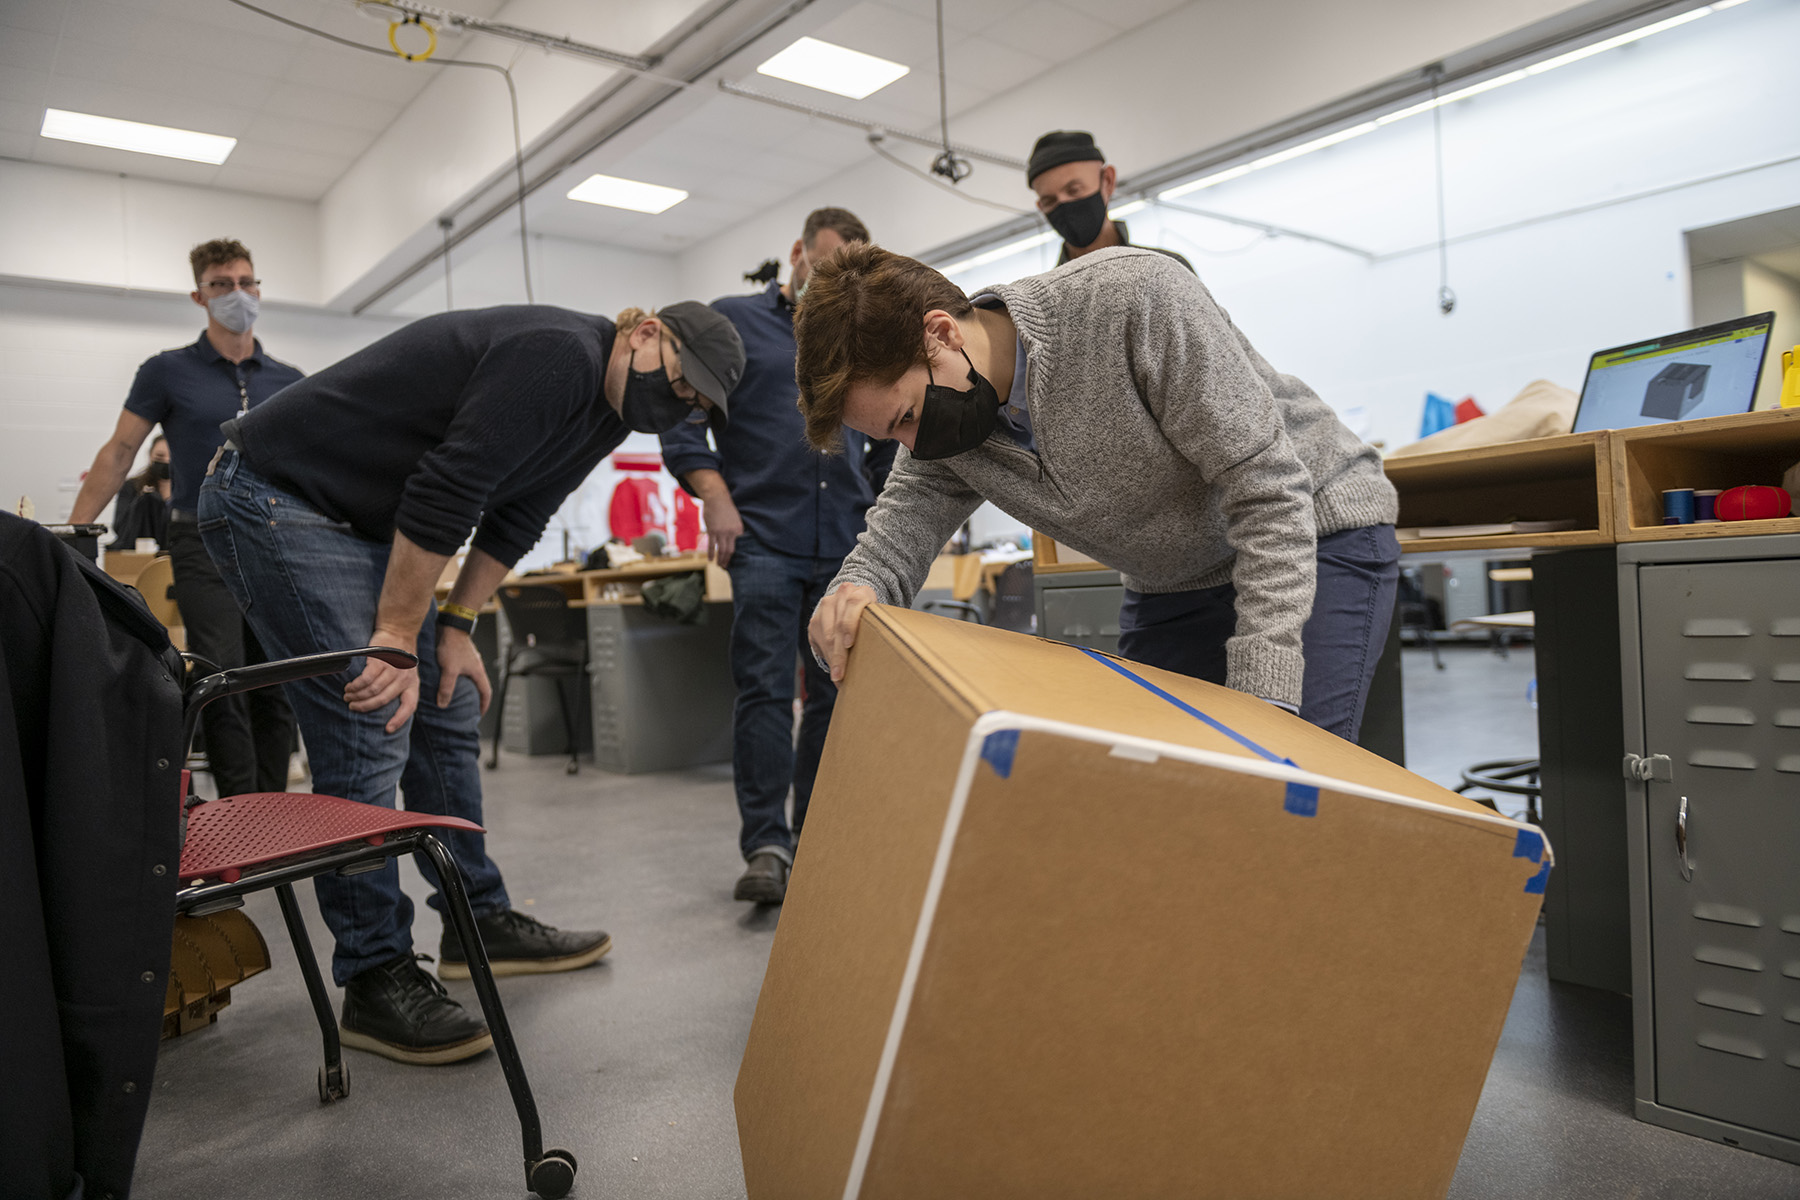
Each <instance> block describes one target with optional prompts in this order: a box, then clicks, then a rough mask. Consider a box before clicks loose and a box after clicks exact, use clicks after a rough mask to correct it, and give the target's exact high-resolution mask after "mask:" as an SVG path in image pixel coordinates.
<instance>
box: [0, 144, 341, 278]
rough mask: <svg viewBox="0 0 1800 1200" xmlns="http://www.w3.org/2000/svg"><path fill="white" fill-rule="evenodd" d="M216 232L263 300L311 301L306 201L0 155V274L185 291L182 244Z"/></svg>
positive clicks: (312, 235) (313, 228)
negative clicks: (231, 243)
mask: <svg viewBox="0 0 1800 1200" xmlns="http://www.w3.org/2000/svg"><path fill="white" fill-rule="evenodd" d="M220 237H232V238H236V239H238V240H239V241H240V242H243V243H244V244H245V245H246V246H248V247H249V248H250V252H251V253H252V254H253V255H255V256H256V269H257V273H258V274H259V275H261V276H262V278H263V296H264V298H265V299H268V300H289V301H295V302H298V303H303V304H311V303H317V301H318V300H319V269H318V262H319V225H318V211H317V209H316V207H315V206H314V205H311V204H307V203H304V202H302V201H298V200H280V199H276V198H274V197H271V196H251V195H247V194H245V193H243V192H227V191H221V190H218V189H214V188H201V187H192V186H189V185H186V184H179V183H163V182H160V181H157V180H151V179H139V178H136V177H133V176H128V175H110V174H105V173H103V172H99V171H77V170H73V169H71V168H68V167H53V166H45V165H42V164H38V163H26V162H18V161H16V160H11V159H5V160H0V276H3V275H13V276H20V277H26V278H37V279H53V280H62V281H65V282H72V283H90V284H100V285H102V286H106V287H123V288H153V289H161V290H167V291H172V292H182V293H185V292H188V291H191V290H192V289H193V286H194V277H193V273H192V272H191V271H190V270H189V268H188V259H187V256H188V251H189V250H190V249H192V248H193V247H194V246H196V245H198V244H199V243H201V242H205V241H211V240H212V239H213V238H220Z"/></svg>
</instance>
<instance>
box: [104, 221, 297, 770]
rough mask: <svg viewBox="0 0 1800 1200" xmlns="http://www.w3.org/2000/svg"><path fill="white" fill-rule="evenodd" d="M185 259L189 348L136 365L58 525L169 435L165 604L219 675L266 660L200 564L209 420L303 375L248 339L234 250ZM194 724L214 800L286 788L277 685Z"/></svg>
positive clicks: (218, 582)
mask: <svg viewBox="0 0 1800 1200" xmlns="http://www.w3.org/2000/svg"><path fill="white" fill-rule="evenodd" d="M188 260H189V262H190V263H191V264H192V265H193V268H194V290H193V292H191V293H189V295H190V298H191V299H192V300H193V302H194V303H195V304H198V305H199V306H200V307H202V308H204V309H205V310H206V332H204V333H202V334H201V335H200V340H199V341H197V342H195V343H194V344H193V345H191V346H183V347H182V348H181V349H179V350H165V351H164V352H163V353H161V354H158V355H156V356H155V357H154V358H151V359H149V360H148V361H146V362H145V363H144V364H143V365H142V366H140V367H139V368H138V373H137V378H136V379H135V380H133V381H132V384H131V394H130V395H129V396H128V397H126V400H125V411H124V412H122V413H120V414H119V424H118V426H117V427H116V428H115V429H114V430H113V435H112V437H111V438H109V439H108V440H107V443H106V444H105V445H104V446H102V447H100V452H99V453H98V454H96V455H95V456H94V465H93V466H92V467H91V468H89V469H88V473H87V479H86V481H85V482H83V483H82V485H81V492H80V494H79V495H78V496H76V498H75V508H74V510H73V511H72V512H71V513H70V514H69V520H70V521H72V522H74V523H76V524H83V523H86V522H89V521H92V520H94V519H96V518H97V517H99V515H100V513H101V510H103V509H104V508H105V507H106V504H107V501H109V500H111V499H113V497H114V496H116V495H117V494H118V491H119V488H120V486H121V485H122V484H123V483H124V482H125V476H126V474H127V473H128V472H129V471H130V470H131V464H132V463H133V462H134V461H136V459H137V453H138V448H139V447H141V446H142V445H143V444H144V439H145V438H147V437H149V436H150V431H151V430H152V429H154V428H155V427H156V426H158V425H161V426H162V427H163V432H164V433H165V434H167V435H168V439H169V483H170V488H169V537H168V541H167V543H165V545H164V549H166V550H167V551H168V552H169V556H170V557H171V558H172V559H173V560H174V561H173V563H172V565H173V566H174V568H175V604H176V607H177V608H179V609H180V610H181V621H182V624H183V625H184V626H185V627H186V629H187V648H188V649H189V650H190V651H192V652H193V653H195V654H198V655H200V656H201V657H203V658H206V659H209V660H211V661H212V662H215V663H217V664H218V665H219V666H221V667H241V666H243V665H244V664H245V663H257V662H263V661H266V660H265V658H264V655H263V652H262V647H261V646H259V645H258V644H257V641H256V635H255V634H254V633H252V632H251V631H250V627H249V625H247V624H245V623H244V614H243V613H242V612H241V611H239V609H238V606H237V601H235V600H233V599H232V598H231V593H230V592H229V591H227V590H226V589H225V581H224V580H222V579H220V578H219V572H218V568H216V567H214V566H213V562H212V559H210V558H208V557H207V554H206V547H205V546H204V545H202V544H201V542H200V530H199V527H198V526H197V525H196V524H195V521H194V509H195V506H196V504H197V503H198V501H199V498H200V481H201V479H202V478H204V477H205V475H206V464H207V463H208V462H210V461H211V459H212V456H213V454H214V453H216V452H217V451H218V449H219V445H220V443H221V442H223V441H224V436H223V435H222V434H220V432H219V423H220V422H221V421H226V420H229V419H230V418H232V417H234V416H236V415H237V414H239V413H242V412H247V411H249V410H250V409H251V408H254V407H255V406H256V405H258V404H261V403H262V402H263V401H264V400H267V399H268V398H269V397H270V396H273V395H274V394H275V393H276V392H279V391H280V390H281V389H282V388H284V387H286V386H287V385H288V384H290V383H293V382H295V381H296V380H298V379H300V378H302V376H301V373H300V372H299V371H298V370H296V369H295V368H293V367H290V366H288V365H287V364H286V363H284V362H280V361H277V360H276V359H274V358H272V357H270V356H269V355H267V354H264V353H263V348H262V343H261V342H259V341H257V340H256V337H255V335H254V334H252V333H251V327H252V326H253V325H254V324H255V322H256V313H257V308H258V306H259V304H260V302H261V299H262V288H261V281H260V280H258V279H257V278H256V268H255V267H253V266H251V265H250V251H248V250H246V249H245V248H244V245H243V243H242V242H238V241H234V240H232V239H230V238H220V239H217V240H214V241H210V242H205V243H202V244H201V245H198V246H195V247H194V249H193V251H192V252H191V253H189V255H188ZM117 519H118V517H117V516H116V515H115V518H114V520H115V521H116V520H117ZM127 549H129V547H127ZM201 720H202V721H203V722H204V728H205V730H206V755H207V759H208V761H209V762H210V763H211V764H212V775H213V782H214V783H216V784H217V785H218V788H219V794H220V795H221V796H236V795H241V794H243V793H245V792H284V791H286V790H287V779H288V756H289V753H290V752H291V750H292V748H293V744H294V714H293V710H291V709H290V708H289V707H288V704H287V701H286V700H284V699H283V698H282V695H281V689H280V688H263V689H262V690H260V691H256V692H251V693H249V694H248V695H247V696H227V697H226V698H224V699H223V700H216V701H214V702H213V703H212V704H210V705H208V706H207V708H206V712H205V714H204V715H203V716H202V718H201Z"/></svg>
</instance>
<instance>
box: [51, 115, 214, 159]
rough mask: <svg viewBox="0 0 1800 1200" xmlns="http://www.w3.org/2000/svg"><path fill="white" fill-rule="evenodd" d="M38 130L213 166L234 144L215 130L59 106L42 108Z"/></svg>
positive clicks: (62, 137)
mask: <svg viewBox="0 0 1800 1200" xmlns="http://www.w3.org/2000/svg"><path fill="white" fill-rule="evenodd" d="M39 132H40V133H41V134H42V135H43V136H44V137H47V138H55V139H56V140H57V141H59V142H81V143H82V144H84V145H88V146H105V147H107V148H108V149H110V150H130V151H131V152H132V153H134V154H157V155H161V156H162V157H163V158H183V159H186V160H188V161H189V162H202V163H211V164H212V165H214V166H217V165H219V164H220V163H222V162H224V161H225V160H226V159H227V158H229V157H230V156H231V151H232V148H233V147H235V146H236V145H237V139H236V138H229V137H221V136H220V135H219V134H216V133H196V132H194V131H193V130H192V129H173V128H171V127H169V126H167V125H146V124H144V123H143V122H141V121H121V120H119V119H118V118H117V117H97V116H94V115H93V114H92V113H78V112H69V111H67V110H65V109H61V108H47V109H45V110H44V126H43V128H42V129H41V130H39Z"/></svg>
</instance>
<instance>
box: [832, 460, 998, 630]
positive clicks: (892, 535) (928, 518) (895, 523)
mask: <svg viewBox="0 0 1800 1200" xmlns="http://www.w3.org/2000/svg"><path fill="white" fill-rule="evenodd" d="M980 504H981V497H980V496H979V495H978V494H976V492H975V490H974V489H973V488H971V487H969V485H968V484H966V483H964V482H963V481H962V480H961V479H959V478H957V476H956V475H955V474H954V473H952V472H950V471H948V470H946V469H945V468H943V467H941V466H939V465H937V464H936V463H928V462H920V461H919V460H918V459H916V458H914V457H913V456H912V455H911V454H909V453H908V452H907V451H906V449H905V448H904V447H903V448H901V449H900V451H899V453H898V455H897V456H896V458H895V461H894V469H893V471H892V472H891V473H890V474H889V475H888V478H887V484H886V486H884V487H883V488H882V489H881V495H880V497H878V498H877V499H876V501H875V506H874V507H873V508H871V509H869V515H868V528H866V529H864V530H863V532H862V534H861V535H860V536H858V537H857V539H856V548H855V549H854V550H852V551H850V556H849V557H848V558H846V559H845V560H844V565H843V567H842V568H841V569H840V570H839V571H838V573H837V578H835V579H833V580H832V581H831V586H830V587H829V588H827V589H826V591H827V594H829V593H830V592H835V591H837V589H838V585H840V584H845V583H860V584H863V585H865V586H867V587H871V588H874V589H875V594H876V595H877V596H879V597H880V598H881V603H883V604H894V605H898V606H900V607H901V608H909V607H911V606H912V602H913V597H915V596H917V595H918V593H919V588H920V586H921V585H922V584H924V582H925V576H926V575H928V574H930V572H931V564H932V562H933V561H935V560H936V558H937V556H938V551H940V550H942V549H943V548H944V543H945V542H947V541H949V540H950V535H951V534H953V533H955V532H956V530H957V528H958V527H959V526H960V525H961V524H962V523H963V522H964V521H966V520H968V519H969V514H970V513H973V512H974V511H975V509H976V508H977V507H979V506H980Z"/></svg>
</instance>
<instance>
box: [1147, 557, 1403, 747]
mask: <svg viewBox="0 0 1800 1200" xmlns="http://www.w3.org/2000/svg"><path fill="white" fill-rule="evenodd" d="M1318 561H1319V578H1318V588H1317V591H1316V592H1315V593H1314V596H1313V610H1312V616H1311V617H1309V618H1307V622H1306V627H1305V629H1304V630H1303V631H1302V632H1301V635H1300V642H1301V650H1302V652H1303V653H1304V654H1305V655H1306V676H1305V681H1304V683H1303V685H1302V686H1303V690H1302V694H1301V698H1300V715H1301V716H1302V717H1304V718H1305V719H1306V720H1308V721H1311V722H1312V723H1313V724H1314V725H1317V726H1318V727H1319V728H1321V729H1324V730H1326V731H1328V732H1330V733H1335V734H1337V735H1338V736H1339V737H1341V738H1344V739H1346V740H1348V741H1352V742H1354V741H1355V740H1356V735H1357V732H1358V731H1359V730H1360V729H1361V727H1362V715H1363V705H1364V704H1365V703H1367V701H1368V699H1369V683H1370V681H1371V679H1372V678H1373V676H1374V671H1375V663H1376V660H1377V659H1379V658H1380V657H1381V651H1382V647H1383V646H1385V645H1386V644H1387V634H1388V625H1389V622H1391V621H1392V620H1393V616H1394V595H1395V592H1396V591H1397V590H1398V588H1399V582H1400V542H1399V540H1398V539H1397V538H1396V537H1395V536H1394V527H1393V526H1392V525H1369V526H1365V527H1364V528H1362V529H1346V530H1343V531H1341V532H1339V533H1333V534H1330V535H1328V536H1326V537H1322V538H1320V539H1319V559H1318ZM1236 630H1237V589H1236V588H1235V587H1233V586H1232V585H1231V584H1229V583H1227V584H1224V585H1222V586H1220V587H1214V588H1198V589H1196V590H1194V591H1191V592H1156V593H1149V592H1134V591H1132V590H1131V589H1129V588H1127V589H1126V591H1125V603H1124V604H1123V605H1121V606H1120V608H1119V653H1120V654H1122V655H1124V656H1125V657H1126V658H1129V659H1131V660H1132V661H1133V662H1141V663H1143V664H1145V665H1146V666H1152V667H1161V668H1163V669H1164V670H1165V671H1175V672H1177V673H1179V674H1182V675H1192V676H1193V677H1194V678H1195V679H1204V680H1206V681H1207V682H1208V683H1217V684H1223V683H1224V682H1225V643H1226V641H1227V640H1228V639H1229V638H1230V637H1231V635H1232V634H1233V633H1234V632H1235V631H1236Z"/></svg>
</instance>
